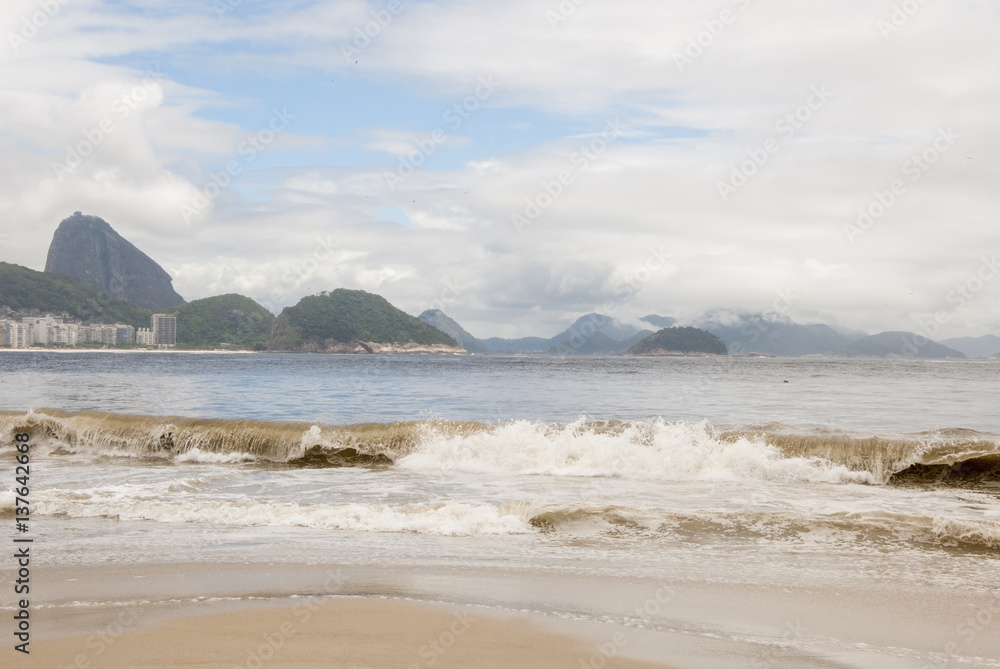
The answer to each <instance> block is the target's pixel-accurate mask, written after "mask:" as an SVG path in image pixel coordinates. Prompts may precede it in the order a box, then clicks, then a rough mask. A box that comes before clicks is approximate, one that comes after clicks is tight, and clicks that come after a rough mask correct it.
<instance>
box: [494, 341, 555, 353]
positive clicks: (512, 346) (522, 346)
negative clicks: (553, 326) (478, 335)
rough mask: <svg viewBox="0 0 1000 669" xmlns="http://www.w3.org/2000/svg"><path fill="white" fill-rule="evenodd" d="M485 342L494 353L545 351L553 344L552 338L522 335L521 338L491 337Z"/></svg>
mask: <svg viewBox="0 0 1000 669" xmlns="http://www.w3.org/2000/svg"><path fill="white" fill-rule="evenodd" d="M483 343H484V344H486V348H488V349H489V350H490V351H491V352H493V353H505V354H508V355H510V354H522V355H523V354H526V353H544V352H545V351H547V350H548V349H549V347H550V346H551V345H552V340H551V339H546V338H545V337H521V338H520V339H503V338H501V337H490V338H489V339H484V340H483Z"/></svg>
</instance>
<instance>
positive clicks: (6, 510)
mask: <svg viewBox="0 0 1000 669" xmlns="http://www.w3.org/2000/svg"><path fill="white" fill-rule="evenodd" d="M15 501H16V496H15V495H14V492H13V491H12V490H0V516H12V515H14V507H15Z"/></svg>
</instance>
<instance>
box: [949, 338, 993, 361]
mask: <svg viewBox="0 0 1000 669" xmlns="http://www.w3.org/2000/svg"><path fill="white" fill-rule="evenodd" d="M940 343H941V344H943V345H945V346H947V347H948V348H953V349H955V350H956V351H961V352H962V353H964V354H965V355H967V356H969V357H970V358H989V357H990V356H993V355H996V354H998V353H1000V337H998V336H996V335H986V336H983V337H956V338H955V339H942V340H941V342H940Z"/></svg>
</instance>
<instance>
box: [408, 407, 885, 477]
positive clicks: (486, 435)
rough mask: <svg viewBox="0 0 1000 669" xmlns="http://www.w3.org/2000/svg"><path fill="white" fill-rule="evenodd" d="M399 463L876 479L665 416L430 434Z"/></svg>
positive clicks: (571, 472)
mask: <svg viewBox="0 0 1000 669" xmlns="http://www.w3.org/2000/svg"><path fill="white" fill-rule="evenodd" d="M397 465H398V466H399V467H401V468H404V469H411V470H421V471H431V470H440V471H462V472H472V473H484V474H499V475H503V474H506V475H530V474H547V475H552V476H589V477H595V476H607V477H618V478H626V479H638V480H651V481H656V480H661V481H783V482H829V483H847V482H856V483H870V482H872V476H871V475H870V474H869V473H867V472H858V471H852V470H850V469H849V468H847V467H845V466H843V465H838V464H833V463H831V462H829V461H827V460H823V459H820V458H804V457H793V458H789V457H786V456H784V455H783V454H782V453H781V452H780V451H779V450H778V449H777V448H776V447H774V446H771V445H769V444H767V443H766V441H765V440H764V439H763V438H749V437H740V438H737V439H734V440H722V439H719V438H718V437H716V436H715V435H714V434H713V432H712V430H711V428H710V427H709V426H708V424H706V423H668V422H665V421H663V420H659V419H657V420H651V421H644V422H635V423H627V424H624V425H622V426H621V427H620V428H619V429H614V430H600V429H595V427H594V425H593V424H587V423H586V422H585V421H584V420H583V419H580V420H578V421H576V422H574V423H571V424H568V425H553V424H547V423H537V422H529V421H515V422H511V423H507V424H504V425H500V426H497V427H495V428H494V429H492V430H488V431H481V432H475V433H472V434H468V435H459V436H446V435H440V434H434V433H433V432H430V431H429V433H428V434H426V435H425V436H424V437H423V439H422V440H421V443H420V445H419V446H418V447H417V449H416V450H415V451H414V452H413V453H410V454H409V455H406V456H405V457H403V458H401V459H399V460H398V461H397Z"/></svg>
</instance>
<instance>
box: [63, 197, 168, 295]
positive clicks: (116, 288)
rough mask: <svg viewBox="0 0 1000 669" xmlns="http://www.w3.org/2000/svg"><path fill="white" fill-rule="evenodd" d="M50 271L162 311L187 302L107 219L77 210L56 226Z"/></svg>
mask: <svg viewBox="0 0 1000 669" xmlns="http://www.w3.org/2000/svg"><path fill="white" fill-rule="evenodd" d="M45 271H46V272H48V273H52V274H69V275H70V276H74V277H76V278H78V279H81V280H82V281H85V282H87V283H89V284H90V285H91V286H94V287H96V288H99V289H101V290H103V291H104V292H106V293H108V294H109V295H111V296H112V297H115V298H118V299H120V300H123V301H125V302H128V303H129V304H131V305H133V306H136V307H141V308H143V309H151V310H153V311H159V310H163V309H167V308H169V307H172V306H175V305H178V304H183V303H184V298H182V297H181V296H180V295H178V294H177V292H176V291H174V287H173V280H172V279H171V278H170V275H169V274H167V273H166V272H165V271H164V269H163V268H162V267H160V266H159V265H158V264H156V262H155V261H154V260H153V259H152V258H150V257H149V256H147V255H146V254H145V253H143V252H142V251H140V250H139V249H137V248H136V247H135V246H134V245H133V244H132V243H131V242H129V241H128V240H127V239H125V238H124V237H122V236H121V235H119V234H118V233H117V232H115V231H114V229H113V228H112V227H111V226H110V225H108V223H107V222H106V221H104V220H103V219H101V218H98V217H96V216H84V215H82V214H81V213H80V212H76V213H75V214H73V215H72V216H70V217H69V218H67V219H66V220H64V221H63V222H62V223H60V224H59V227H58V228H57V229H56V232H55V234H54V235H53V236H52V244H51V245H50V246H49V255H48V259H47V260H46V262H45Z"/></svg>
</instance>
